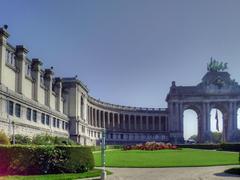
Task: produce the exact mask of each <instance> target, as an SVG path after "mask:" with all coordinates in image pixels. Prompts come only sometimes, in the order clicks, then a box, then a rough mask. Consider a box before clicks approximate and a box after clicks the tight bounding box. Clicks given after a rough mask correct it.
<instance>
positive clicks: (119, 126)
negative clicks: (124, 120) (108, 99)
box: [117, 113, 121, 129]
mask: <svg viewBox="0 0 240 180" xmlns="http://www.w3.org/2000/svg"><path fill="white" fill-rule="evenodd" d="M117 116H118V129H121V124H120V114H119V113H118V114H117Z"/></svg>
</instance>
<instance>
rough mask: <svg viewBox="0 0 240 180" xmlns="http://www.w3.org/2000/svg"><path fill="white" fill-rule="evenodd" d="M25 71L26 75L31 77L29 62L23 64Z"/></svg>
mask: <svg viewBox="0 0 240 180" xmlns="http://www.w3.org/2000/svg"><path fill="white" fill-rule="evenodd" d="M25 73H26V75H27V76H29V77H31V64H29V63H26V64H25Z"/></svg>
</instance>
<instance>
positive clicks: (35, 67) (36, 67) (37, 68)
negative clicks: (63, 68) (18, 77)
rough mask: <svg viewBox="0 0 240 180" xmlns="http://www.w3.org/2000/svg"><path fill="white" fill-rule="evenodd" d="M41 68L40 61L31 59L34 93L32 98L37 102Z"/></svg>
mask: <svg viewBox="0 0 240 180" xmlns="http://www.w3.org/2000/svg"><path fill="white" fill-rule="evenodd" d="M41 66H42V62H41V61H40V59H37V58H35V59H32V72H33V78H34V79H35V83H34V93H33V97H34V100H35V101H37V102H39V98H40V96H39V90H40V84H41Z"/></svg>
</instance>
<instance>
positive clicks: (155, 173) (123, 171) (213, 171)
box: [107, 166, 240, 180]
mask: <svg viewBox="0 0 240 180" xmlns="http://www.w3.org/2000/svg"><path fill="white" fill-rule="evenodd" d="M231 167H236V166H213V167H186V168H185V167H184V168H108V170H109V171H111V172H113V175H110V176H108V178H107V180H221V179H225V180H239V179H240V176H234V175H229V174H224V173H223V171H224V170H226V169H229V168H231Z"/></svg>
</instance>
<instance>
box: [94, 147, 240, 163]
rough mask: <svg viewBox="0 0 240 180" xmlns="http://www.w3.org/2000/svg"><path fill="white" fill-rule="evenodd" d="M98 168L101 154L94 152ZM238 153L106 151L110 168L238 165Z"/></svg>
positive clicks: (195, 150) (192, 150) (206, 151)
mask: <svg viewBox="0 0 240 180" xmlns="http://www.w3.org/2000/svg"><path fill="white" fill-rule="evenodd" d="M94 158H95V164H96V166H100V165H101V153H100V152H94ZM238 163H239V162H238V153H234V152H221V151H214V150H198V149H182V150H160V151H140V150H130V151H122V150H114V151H106V166H108V167H188V166H215V165H230V164H238Z"/></svg>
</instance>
